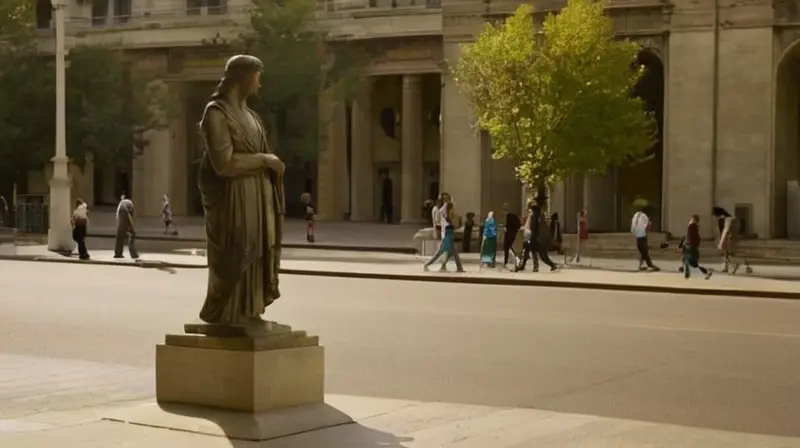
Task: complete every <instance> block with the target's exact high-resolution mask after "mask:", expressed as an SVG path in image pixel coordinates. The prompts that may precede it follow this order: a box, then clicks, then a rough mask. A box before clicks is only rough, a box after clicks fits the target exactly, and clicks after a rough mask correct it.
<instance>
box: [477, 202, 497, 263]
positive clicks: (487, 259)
mask: <svg viewBox="0 0 800 448" xmlns="http://www.w3.org/2000/svg"><path fill="white" fill-rule="evenodd" d="M481 263H482V264H484V265H486V266H488V267H490V268H493V267H494V266H495V264H496V263H497V221H496V220H495V219H494V212H489V214H488V215H487V216H486V221H484V223H483V242H482V244H481Z"/></svg>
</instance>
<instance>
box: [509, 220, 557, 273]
mask: <svg viewBox="0 0 800 448" xmlns="http://www.w3.org/2000/svg"><path fill="white" fill-rule="evenodd" d="M547 228H548V227H547V222H546V221H545V220H544V219H543V218H542V208H541V207H540V206H538V205H532V206H531V207H530V209H529V210H528V218H527V219H526V220H525V227H524V230H525V234H524V235H525V242H524V243H523V248H524V250H523V254H522V262H521V263H520V264H519V266H517V269H516V270H517V271H523V270H525V265H526V264H527V262H528V259H529V258H533V272H539V258H541V259H542V262H543V263H544V264H546V265H548V266H550V270H551V271H555V270H556V269H558V266H557V265H556V264H555V263H553V260H551V259H550V255H548V253H547V249H548V247H549V244H550V241H549V236H548V235H546V233H549V232H548V231H547ZM542 229H545V231H544V232H542Z"/></svg>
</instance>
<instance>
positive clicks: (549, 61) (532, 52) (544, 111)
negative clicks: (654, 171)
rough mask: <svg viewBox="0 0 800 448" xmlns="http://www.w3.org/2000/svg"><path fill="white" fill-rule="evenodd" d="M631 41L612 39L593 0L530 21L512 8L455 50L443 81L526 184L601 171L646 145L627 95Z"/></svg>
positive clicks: (651, 124)
mask: <svg viewBox="0 0 800 448" xmlns="http://www.w3.org/2000/svg"><path fill="white" fill-rule="evenodd" d="M640 51H641V48H640V47H639V45H637V44H636V43H634V42H630V41H627V40H618V39H616V38H615V36H614V32H613V23H612V21H611V20H610V18H608V17H607V16H606V15H605V13H604V10H603V3H602V2H592V1H590V0H569V1H568V3H567V6H566V7H565V8H564V9H562V10H561V11H560V12H559V13H558V14H550V15H548V16H547V17H546V18H545V20H544V23H543V25H542V26H537V25H536V21H535V17H534V11H533V8H532V7H531V6H530V5H522V6H520V7H519V8H518V9H517V11H516V13H515V14H514V15H513V16H511V17H509V18H508V19H507V20H506V21H505V22H504V23H499V24H487V25H486V26H485V28H484V30H483V31H482V33H481V34H480V35H479V37H478V39H477V40H476V41H475V42H474V43H472V44H468V45H465V46H463V48H462V53H461V57H460V59H459V60H458V62H457V63H456V64H455V66H454V67H452V73H453V78H454V79H455V82H456V84H457V85H458V87H459V89H460V91H461V92H462V94H463V95H465V96H466V98H467V99H468V101H469V102H470V104H471V105H472V107H473V109H474V112H475V115H476V117H477V124H478V126H479V127H480V128H482V129H484V130H486V131H487V132H488V133H489V135H490V136H491V137H492V143H493V150H494V152H493V156H494V157H497V158H508V159H511V160H512V161H513V162H514V164H515V166H516V169H517V176H518V178H519V179H520V180H521V181H523V182H525V183H527V184H529V185H535V186H543V185H545V184H550V183H552V182H555V181H557V180H559V179H561V178H563V176H565V175H567V174H569V173H572V172H605V171H606V169H607V168H608V167H609V166H613V165H618V164H621V163H623V162H625V161H626V160H627V159H628V158H629V157H631V156H636V155H639V154H641V153H643V152H644V151H646V150H647V149H649V148H650V147H651V146H652V145H653V143H654V142H655V137H656V133H657V126H656V122H655V119H654V118H653V116H652V114H650V113H648V112H646V111H645V107H644V102H643V101H642V100H641V99H640V98H637V97H634V96H633V95H632V91H633V88H634V87H635V85H636V83H637V82H638V80H639V79H640V78H641V76H642V75H643V73H644V67H641V66H637V65H636V57H637V55H638V53H639V52H640Z"/></svg>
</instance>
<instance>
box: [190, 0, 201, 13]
mask: <svg viewBox="0 0 800 448" xmlns="http://www.w3.org/2000/svg"><path fill="white" fill-rule="evenodd" d="M202 8H203V0H186V15H189V16H199V15H200V13H201V11H202Z"/></svg>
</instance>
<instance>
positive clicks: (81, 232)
mask: <svg viewBox="0 0 800 448" xmlns="http://www.w3.org/2000/svg"><path fill="white" fill-rule="evenodd" d="M88 226H89V206H88V205H86V202H84V201H83V199H78V200H77V201H76V203H75V211H73V212H72V239H73V240H75V243H76V244H77V245H78V258H80V259H81V260H88V259H89V258H90V257H89V251H88V250H86V230H87V227H88Z"/></svg>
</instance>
